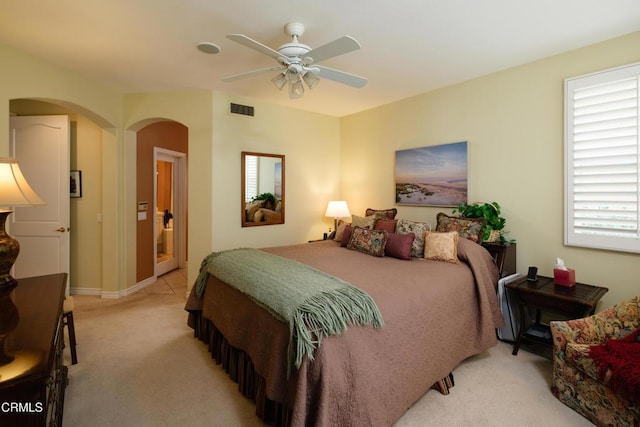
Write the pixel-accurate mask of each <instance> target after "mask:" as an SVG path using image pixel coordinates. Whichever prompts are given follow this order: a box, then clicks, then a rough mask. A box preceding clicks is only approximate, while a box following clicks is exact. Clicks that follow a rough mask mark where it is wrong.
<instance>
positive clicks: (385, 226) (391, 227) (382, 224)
mask: <svg viewBox="0 0 640 427" xmlns="http://www.w3.org/2000/svg"><path fill="white" fill-rule="evenodd" d="M397 222H398V221H396V220H395V219H378V220H376V224H375V225H374V226H373V229H374V230H387V233H395V232H396V223H397Z"/></svg>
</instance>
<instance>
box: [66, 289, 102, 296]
mask: <svg viewBox="0 0 640 427" xmlns="http://www.w3.org/2000/svg"><path fill="white" fill-rule="evenodd" d="M101 292H102V290H100V289H98V288H70V289H69V293H70V294H71V295H91V296H100V293H101Z"/></svg>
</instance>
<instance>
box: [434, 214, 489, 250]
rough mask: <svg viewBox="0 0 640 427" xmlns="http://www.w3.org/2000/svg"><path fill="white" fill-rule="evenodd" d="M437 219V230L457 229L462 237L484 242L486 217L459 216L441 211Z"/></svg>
mask: <svg viewBox="0 0 640 427" xmlns="http://www.w3.org/2000/svg"><path fill="white" fill-rule="evenodd" d="M436 219H437V221H438V225H436V231H443V232H446V231H457V232H458V235H459V236H460V237H462V238H465V239H469V240H471V241H473V242H476V243H482V227H484V224H485V222H486V221H485V219H484V218H459V217H456V216H449V215H447V214H445V213H442V212H440V213H439V214H438V215H436Z"/></svg>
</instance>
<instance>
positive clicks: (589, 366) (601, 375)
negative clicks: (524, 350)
mask: <svg viewBox="0 0 640 427" xmlns="http://www.w3.org/2000/svg"><path fill="white" fill-rule="evenodd" d="M550 326H551V333H552V335H553V384H552V392H553V394H554V395H555V396H556V397H557V398H558V399H559V400H560V401H561V402H562V403H564V404H565V405H567V406H569V407H570V408H572V409H573V410H575V411H576V412H578V413H580V414H581V415H583V416H584V417H586V418H587V419H589V420H590V421H591V422H593V423H594V424H596V425H599V426H638V425H640V399H638V396H637V394H633V395H629V394H628V393H620V388H619V387H617V384H618V383H614V382H612V376H613V375H614V373H613V372H612V368H611V367H610V365H608V366H609V367H607V366H603V364H602V362H600V360H597V361H596V360H594V358H593V357H594V356H597V354H598V352H597V351H595V350H596V348H595V347H598V348H597V350H598V351H600V350H601V349H603V348H609V344H612V343H615V344H616V345H618V344H619V343H622V344H623V345H627V344H626V343H627V342H628V343H629V344H632V345H634V347H626V348H627V349H631V351H632V352H633V353H631V354H632V355H633V359H631V362H627V365H626V366H625V368H624V370H623V372H622V373H618V374H619V375H620V374H621V375H620V376H622V377H623V380H624V381H626V382H629V381H633V382H634V383H633V384H632V387H634V390H635V392H636V393H637V391H638V390H640V384H638V382H637V381H638V380H639V377H638V376H637V375H638V374H640V366H638V363H637V360H638V359H637V356H638V355H640V353H638V352H637V350H639V349H640V342H638V339H640V338H638V334H639V333H640V332H639V331H638V329H639V328H640V297H635V298H632V299H630V300H627V301H624V302H622V303H620V304H617V305H615V306H613V307H610V308H608V309H606V310H604V311H602V312H600V313H597V314H595V315H593V316H590V317H586V318H584V319H577V320H569V321H554V322H551V323H550ZM625 337H626V338H625ZM610 340H614V341H610ZM607 343H609V344H607ZM635 345H637V346H635ZM625 351H627V352H628V351H629V350H625ZM628 363H632V364H633V366H632V368H633V369H632V370H635V371H636V377H635V379H633V380H629V378H631V376H630V375H629V374H630V372H629V366H630V365H629V364H628ZM614 385H616V387H614ZM613 388H616V391H614V390H613Z"/></svg>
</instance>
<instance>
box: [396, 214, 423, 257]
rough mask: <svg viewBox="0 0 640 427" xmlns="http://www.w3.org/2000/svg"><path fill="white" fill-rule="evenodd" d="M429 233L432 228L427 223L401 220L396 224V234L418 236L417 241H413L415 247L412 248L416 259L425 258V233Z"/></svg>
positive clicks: (412, 253) (412, 254)
mask: <svg viewBox="0 0 640 427" xmlns="http://www.w3.org/2000/svg"><path fill="white" fill-rule="evenodd" d="M427 231H431V226H430V225H429V224H427V223H426V222H416V221H409V220H408V219H399V220H398V223H397V224H396V233H398V234H408V233H413V234H414V235H415V236H416V237H415V239H413V246H412V248H411V256H412V257H416V258H422V257H423V256H424V233H425V232H427Z"/></svg>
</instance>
